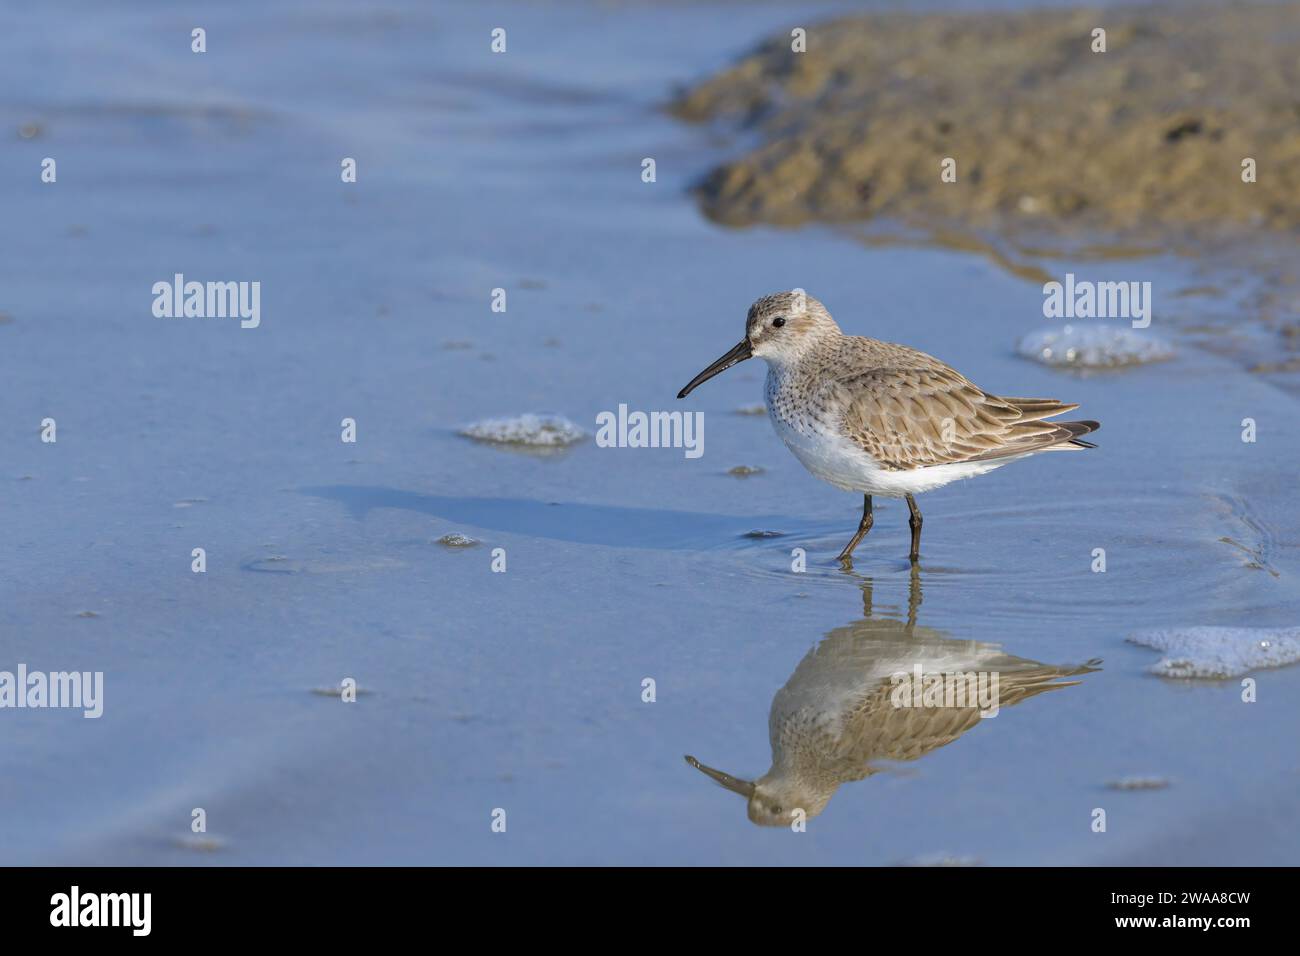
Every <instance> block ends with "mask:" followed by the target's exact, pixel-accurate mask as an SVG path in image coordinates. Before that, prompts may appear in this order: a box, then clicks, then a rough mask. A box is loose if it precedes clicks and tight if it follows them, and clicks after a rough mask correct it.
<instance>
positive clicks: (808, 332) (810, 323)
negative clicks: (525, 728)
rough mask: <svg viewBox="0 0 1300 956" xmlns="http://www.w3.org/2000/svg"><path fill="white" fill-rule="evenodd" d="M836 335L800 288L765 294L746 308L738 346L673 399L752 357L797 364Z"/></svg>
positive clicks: (837, 330) (819, 307) (821, 308)
mask: <svg viewBox="0 0 1300 956" xmlns="http://www.w3.org/2000/svg"><path fill="white" fill-rule="evenodd" d="M839 333H840V327H839V326H838V325H836V324H835V320H834V319H832V318H831V314H830V313H829V312H827V311H826V306H824V305H822V304H821V303H820V302H818V301H817V300H816V299H814V298H813V297H812V296H810V295H808V294H807V293H806V292H804V291H803V290H802V289H794V290H793V291H790V292H777V293H775V294H774V295H765V296H763V298H761V299H759V300H758V301H757V302H755V303H754V304H753V305H751V306H750V307H749V313H748V314H747V315H746V316H745V337H744V338H743V339H741V340H740V343H739V344H738V345H736V347H735V348H733V349H731V351H729V352H727V353H726V354H725V355H723V356H722V357H721V358H719V359H718V360H717V361H716V362H714V363H713V364H712V365H710V366H709V367H708V368H706V369H705V370H704V371H702V372H701V373H700V374H699V375H697V376H695V378H693V379H691V381H690V383H689V384H688V385H687V386H686V387H685V388H683V389H682V390H681V391H680V392H678V393H677V397H678V398H685V397H686V396H687V395H689V394H690V393H691V392H692V391H693V390H694V389H695V388H696V387H697V386H698V385H700V384H702V383H704V382H707V381H708V380H709V379H711V378H713V376H715V375H717V374H719V373H720V372H725V371H726V370H727V369H729V368H731V366H733V365H735V364H737V363H738V362H743V361H745V359H748V358H752V357H753V356H755V355H757V356H758V357H759V358H762V359H766V360H767V362H768V363H769V364H771V365H786V364H790V363H793V362H797V361H798V360H799V359H800V358H801V357H802V356H804V355H805V354H806V353H807V352H809V351H810V350H812V349H815V348H816V347H817V346H818V344H820V343H821V342H823V341H824V340H825V339H826V338H827V337H828V336H832V335H838V334H839Z"/></svg>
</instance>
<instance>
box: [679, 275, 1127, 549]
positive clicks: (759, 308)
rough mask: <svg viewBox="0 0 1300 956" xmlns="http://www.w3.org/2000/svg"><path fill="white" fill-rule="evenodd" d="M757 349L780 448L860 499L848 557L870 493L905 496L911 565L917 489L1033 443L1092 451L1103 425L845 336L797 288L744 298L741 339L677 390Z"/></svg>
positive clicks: (964, 474)
mask: <svg viewBox="0 0 1300 956" xmlns="http://www.w3.org/2000/svg"><path fill="white" fill-rule="evenodd" d="M755 355H757V356H759V357H760V358H762V359H765V360H766V361H767V383H766V386H765V397H766V401H767V412H768V416H769V417H770V418H771V419H772V424H773V425H774V426H775V428H776V432H777V434H778V435H780V436H781V440H782V441H784V442H785V444H786V447H787V448H789V449H790V451H792V452H793V453H794V455H795V457H796V458H798V459H799V461H800V462H801V463H802V464H803V466H804V467H805V468H807V469H808V470H809V471H810V472H812V473H813V474H814V475H815V476H817V477H818V478H820V479H822V480H823V481H827V482H829V483H830V484H832V485H834V486H835V487H837V488H842V489H844V490H845V491H856V492H860V493H861V494H862V496H863V504H862V521H861V522H860V523H859V524H858V531H857V533H856V534H855V535H854V536H853V539H852V540H851V541H849V543H848V544H847V545H845V547H844V550H843V551H841V552H840V554H839V560H840V561H841V562H844V563H846V564H848V563H850V561H851V556H852V554H853V549H854V548H856V547H857V546H858V543H859V542H860V541H861V540H862V538H863V536H865V535H866V533H867V532H868V531H870V530H871V524H872V514H871V498H872V496H873V495H882V496H885V497H888V498H904V499H906V500H907V507H908V509H909V510H910V512H911V517H910V518H909V519H908V524H909V526H910V527H911V529H912V548H911V552H910V554H909V557H910V558H911V560H912V561H913V562H915V561H916V560H917V559H918V557H919V555H920V548H921V512H920V510H919V509H918V508H917V507H916V499H915V498H914V497H913V496H914V495H917V494H920V493H921V492H923V491H932V490H933V489H935V488H940V487H942V486H944V485H946V484H948V483H949V482H950V481H956V480H957V479H958V478H973V477H974V476H976V475H982V474H984V473H985V472H988V471H992V470H993V469H994V468H999V467H1001V466H1002V465H1005V464H1007V463H1008V462H1011V461H1015V460H1016V459H1018V458H1024V457H1025V456H1027V455H1032V454H1036V453H1037V452H1040V451H1069V450H1078V449H1082V448H1095V447H1096V446H1095V445H1093V444H1092V443H1091V442H1086V441H1082V440H1081V439H1080V436H1082V435H1087V434H1088V433H1089V432H1093V431H1096V430H1097V429H1098V428H1100V427H1101V426H1100V425H1099V424H1098V423H1097V422H1093V421H1077V422H1049V421H1045V420H1044V419H1047V418H1051V417H1052V416H1054V415H1059V414H1061V413H1062V412H1068V411H1071V410H1072V409H1075V408H1078V407H1079V406H1078V405H1070V404H1066V403H1064V402H1058V401H1057V400H1056V399H1054V398H1008V397H1006V396H1000V395H991V394H989V393H988V392H986V391H984V390H983V389H982V388H980V387H979V386H977V385H975V384H974V383H972V382H971V381H970V380H969V379H967V378H966V377H965V376H964V375H962V374H961V373H960V372H958V371H957V370H956V369H954V368H952V367H951V366H948V365H945V364H944V363H943V362H941V361H939V360H938V359H937V358H934V357H933V356H930V355H926V354H925V353H924V352H918V351H917V350H916V349H913V348H908V347H907V346H906V345H895V344H893V343H890V342H880V341H877V340H876V339H869V338H864V337H862V336H857V335H845V334H844V333H843V332H841V331H840V327H839V326H838V325H836V324H835V320H834V319H832V318H831V314H830V313H829V312H828V311H827V310H826V307H825V306H824V305H822V304H821V303H820V302H818V301H817V300H816V299H814V298H813V297H812V296H809V295H807V294H805V293H804V292H802V291H801V290H798V289H796V290H794V291H792V292H778V293H776V294H775V295H769V296H764V297H763V298H761V299H759V300H758V301H757V302H755V303H754V304H753V305H751V306H750V307H749V315H748V316H747V318H746V320H745V337H744V338H743V339H742V340H741V341H740V344H739V345H737V346H736V347H735V348H733V349H732V350H731V351H729V352H727V354H725V355H723V356H722V357H721V358H719V359H718V360H717V361H716V362H714V363H713V364H712V365H710V366H709V367H708V368H706V369H705V370H704V371H702V372H701V373H700V374H699V375H697V376H695V378H693V379H691V381H690V383H689V384H688V385H687V386H686V387H685V388H683V389H682V390H681V391H680V392H678V393H677V397H678V398H685V397H686V396H687V395H689V394H690V393H691V391H692V390H693V389H694V388H695V387H696V386H698V385H699V384H700V383H701V382H705V381H708V380H709V379H711V378H713V376H715V375H717V374H718V373H719V372H723V371H726V370H727V369H729V368H731V366H733V365H735V364H736V363H737V362H743V361H745V360H746V359H748V358H751V357H753V356H755Z"/></svg>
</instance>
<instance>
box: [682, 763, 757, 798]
mask: <svg viewBox="0 0 1300 956" xmlns="http://www.w3.org/2000/svg"><path fill="white" fill-rule="evenodd" d="M686 762H687V763H688V764H690V765H691V766H692V767H694V768H695V769H696V770H698V771H699V772H700V773H702V774H704V775H706V776H708V777H711V778H712V779H713V782H714V783H716V784H718V785H719V786H723V787H726V788H727V789H728V790H730V791H731V792H732V793H738V794H740V795H741V796H742V797H744V798H745V799H746V800H748V799H749V798H750V797H752V796H753V795H754V784H753V781H750V780H741V779H740V778H738V777H733V776H732V775H731V774H729V773H723V772H722V771H721V770H714V769H713V768H712V767H706V766H705V765H704V764H702V763H700V762H699V761H698V760H696V759H695V758H694V757H692V756H691V755H690V754H687V755H686Z"/></svg>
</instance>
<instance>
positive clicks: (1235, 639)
mask: <svg viewBox="0 0 1300 956" xmlns="http://www.w3.org/2000/svg"><path fill="white" fill-rule="evenodd" d="M1129 641H1130V642H1131V643H1133V644H1141V645H1143V646H1144V647H1151V648H1155V649H1156V650H1157V651H1161V652H1163V653H1164V655H1165V656H1164V657H1162V658H1161V659H1160V660H1158V661H1156V663H1154V664H1152V665H1151V667H1150V671H1151V673H1153V674H1159V675H1160V676H1161V677H1201V678H1210V679H1214V678H1225V677H1240V676H1241V675H1242V674H1245V673H1247V672H1248V671H1253V670H1258V669H1259V668H1262V667H1283V666H1285V665H1287V664H1294V663H1295V662H1296V661H1300V627H1287V628H1258V627H1183V628H1171V629H1167V630H1150V631H1139V632H1137V633H1136V634H1133V635H1131V636H1130V637H1129Z"/></svg>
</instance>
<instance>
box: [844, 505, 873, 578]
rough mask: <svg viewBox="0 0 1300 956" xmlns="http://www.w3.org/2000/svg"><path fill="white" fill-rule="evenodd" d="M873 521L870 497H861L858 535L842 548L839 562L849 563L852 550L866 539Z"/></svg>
mask: <svg viewBox="0 0 1300 956" xmlns="http://www.w3.org/2000/svg"><path fill="white" fill-rule="evenodd" d="M874 520H875V519H874V518H873V517H872V515H871V495H863V496H862V520H861V521H860V522H858V533H857V534H855V535H854V536H853V540H852V541H850V542H849V543H848V544H846V545H845V546H844V550H843V551H841V552H840V557H839V560H841V561H844V562H848V561H849V559H850V558H851V557H852V556H853V549H854V548H856V547H857V546H858V542H859V541H861V540H862V539H863V538H864V537H866V534H867V532H868V531H870V530H871V522H872V521H874Z"/></svg>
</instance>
